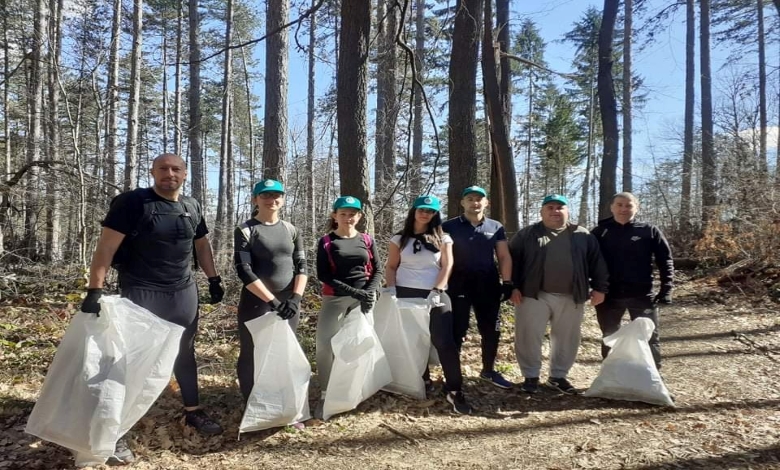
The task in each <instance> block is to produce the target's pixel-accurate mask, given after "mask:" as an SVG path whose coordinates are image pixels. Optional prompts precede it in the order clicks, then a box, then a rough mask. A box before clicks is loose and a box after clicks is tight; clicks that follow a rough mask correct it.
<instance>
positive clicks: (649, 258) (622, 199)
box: [591, 192, 674, 369]
mask: <svg viewBox="0 0 780 470" xmlns="http://www.w3.org/2000/svg"><path fill="white" fill-rule="evenodd" d="M610 210H611V211H612V217H610V218H608V219H604V220H602V221H600V222H599V224H598V226H597V227H596V228H595V229H593V230H592V231H591V233H593V234H594V235H595V236H596V238H597V239H598V241H599V246H600V247H601V254H602V255H603V256H604V259H605V260H606V262H607V268H608V270H609V293H608V294H607V296H606V299H605V301H604V303H602V304H601V305H598V306H596V316H597V319H598V322H599V326H600V327H601V333H602V334H603V336H609V335H611V334H612V333H614V332H616V331H617V330H618V329H619V328H620V323H621V321H622V318H623V314H624V313H625V312H626V310H628V314H629V316H630V318H631V320H634V319H635V318H639V317H645V318H649V319H650V320H652V321H653V324H654V325H655V330H654V331H653V335H652V337H651V338H650V341H649V343H650V349H651V351H652V353H653V359H654V360H655V363H656V366H657V367H658V368H659V369H660V367H661V346H660V341H659V335H658V304H670V303H672V287H673V281H674V263H673V259H672V251H671V249H670V248H669V243H668V242H667V241H666V238H665V237H664V234H663V233H661V230H660V229H659V228H658V227H656V226H655V225H652V224H648V223H644V222H639V221H637V220H636V218H635V217H636V213H637V211H638V210H639V200H638V199H637V198H636V196H634V195H633V194H631V193H629V192H623V193H618V194H616V195H614V196H613V197H612V203H611V204H610ZM654 261H655V265H656V266H657V267H658V271H659V273H660V276H661V288H660V290H659V291H658V293H656V294H655V295H653V262H654ZM608 353H609V348H608V347H606V346H604V345H603V344H602V346H601V354H602V356H603V357H607V354H608Z"/></svg>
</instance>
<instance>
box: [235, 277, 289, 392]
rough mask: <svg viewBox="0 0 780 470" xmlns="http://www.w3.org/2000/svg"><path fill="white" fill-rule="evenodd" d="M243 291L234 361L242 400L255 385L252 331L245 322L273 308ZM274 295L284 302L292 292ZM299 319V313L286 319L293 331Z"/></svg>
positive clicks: (239, 306)
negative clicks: (235, 358) (237, 343)
mask: <svg viewBox="0 0 780 470" xmlns="http://www.w3.org/2000/svg"><path fill="white" fill-rule="evenodd" d="M244 291H245V292H242V293H241V300H240V301H239V302H238V340H239V352H238V361H237V362H236V374H237V375H238V386H239V388H240V389H241V395H243V396H244V401H247V400H249V396H250V395H251V394H252V388H253V387H254V386H255V342H254V340H253V339H252V333H250V332H249V328H247V327H246V322H248V321H249V320H254V319H255V318H259V317H262V316H263V315H265V314H266V313H268V312H270V311H271V310H273V307H271V304H269V303H268V302H265V301H263V300H261V299H260V298H258V297H256V296H255V295H254V294H252V293H251V292H249V291H247V290H246V289H244ZM274 295H275V296H276V298H277V299H279V301H280V302H284V301H285V300H287V299H289V298H290V296H292V292H280V293H277V294H274ZM274 315H275V314H274ZM299 320H300V316H299V315H296V316H294V317H292V318H290V319H289V320H288V322H289V323H290V328H292V330H293V331H295V330H296V328H298V321H299Z"/></svg>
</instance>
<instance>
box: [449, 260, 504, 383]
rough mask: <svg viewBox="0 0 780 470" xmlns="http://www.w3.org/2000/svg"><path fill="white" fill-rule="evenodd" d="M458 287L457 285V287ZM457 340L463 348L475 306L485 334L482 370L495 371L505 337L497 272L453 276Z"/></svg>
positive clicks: (482, 333) (480, 326)
mask: <svg viewBox="0 0 780 470" xmlns="http://www.w3.org/2000/svg"><path fill="white" fill-rule="evenodd" d="M455 286H457V287H455ZM450 287H451V289H450V290H448V291H447V293H448V294H449V296H450V298H451V299H452V313H453V317H454V322H455V327H454V331H453V333H454V334H455V343H456V344H457V346H458V351H460V349H461V346H463V338H464V337H465V336H466V333H467V332H468V329H469V320H470V317H471V309H472V308H473V309H474V316H475V317H476V318H477V329H478V330H479V334H480V336H481V337H482V370H483V371H485V372H491V371H493V368H494V367H495V364H496V355H497V354H498V342H499V340H500V337H501V316H500V315H499V310H500V308H501V284H500V282H499V280H498V277H497V276H495V275H484V276H481V275H469V276H468V277H464V278H461V279H458V278H456V277H455V276H453V278H450Z"/></svg>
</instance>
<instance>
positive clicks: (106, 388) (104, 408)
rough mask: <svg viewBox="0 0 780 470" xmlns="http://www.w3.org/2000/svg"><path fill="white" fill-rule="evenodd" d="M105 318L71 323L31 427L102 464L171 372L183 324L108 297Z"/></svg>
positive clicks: (83, 317) (82, 459)
mask: <svg viewBox="0 0 780 470" xmlns="http://www.w3.org/2000/svg"><path fill="white" fill-rule="evenodd" d="M100 304H101V309H100V316H99V317H98V316H96V315H94V314H91V313H83V312H81V313H78V314H76V316H74V317H73V319H72V320H71V322H70V325H69V326H68V329H67V331H66V332H65V336H64V337H63V338H62V342H61V343H60V345H59V347H58V348H57V353H56V354H55V356H54V361H53V362H52V364H51V366H50V367H49V371H48V373H47V374H46V379H45V380H44V382H43V388H42V389H41V394H40V397H39V398H38V401H37V402H36V403H35V407H34V408H33V410H32V413H31V414H30V418H29V419H28V421H27V427H26V428H25V431H26V432H27V433H29V434H32V435H34V436H38V437H40V438H41V439H44V440H46V441H50V442H53V443H55V444H59V445H61V446H63V447H66V448H68V449H71V450H72V451H73V452H74V453H75V454H76V464H77V465H78V466H86V465H98V464H103V463H104V462H105V461H106V460H107V459H108V458H109V457H111V456H112V455H113V454H114V447H115V446H116V441H117V440H119V438H121V437H122V436H123V435H124V434H125V433H126V432H127V431H128V430H129V429H130V428H131V427H132V426H133V425H134V424H135V423H136V422H137V421H138V420H139V419H141V417H143V415H144V414H146V412H147V411H148V410H149V408H150V407H151V405H152V403H154V401H155V400H156V399H157V397H158V396H159V395H160V393H162V391H163V390H164V389H165V387H166V386H167V385H168V382H169V381H170V378H171V372H172V370H173V363H174V361H175V360H176V356H177V355H178V352H179V341H180V339H181V335H182V333H183V332H184V328H183V327H181V326H179V325H176V324H173V323H171V322H169V321H166V320H163V319H162V318H160V317H158V316H157V315H154V314H153V313H151V312H150V311H148V310H146V309H145V308H142V307H139V306H138V305H136V304H134V303H133V302H131V301H130V300H128V299H125V298H120V297H118V296H104V297H102V298H101V299H100Z"/></svg>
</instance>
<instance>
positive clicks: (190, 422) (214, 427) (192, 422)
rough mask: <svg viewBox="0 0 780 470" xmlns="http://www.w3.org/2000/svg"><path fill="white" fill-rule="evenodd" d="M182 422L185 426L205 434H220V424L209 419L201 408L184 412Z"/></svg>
mask: <svg viewBox="0 0 780 470" xmlns="http://www.w3.org/2000/svg"><path fill="white" fill-rule="evenodd" d="M184 416H185V419H184V422H185V424H186V425H187V426H192V427H193V428H195V429H196V430H197V431H198V432H199V433H201V434H203V435H206V436H214V435H217V434H222V426H220V425H219V423H217V422H216V421H214V420H213V419H211V418H210V417H209V415H207V414H206V412H205V411H203V410H200V409H198V410H193V411H185V412H184Z"/></svg>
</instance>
